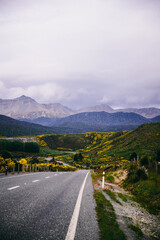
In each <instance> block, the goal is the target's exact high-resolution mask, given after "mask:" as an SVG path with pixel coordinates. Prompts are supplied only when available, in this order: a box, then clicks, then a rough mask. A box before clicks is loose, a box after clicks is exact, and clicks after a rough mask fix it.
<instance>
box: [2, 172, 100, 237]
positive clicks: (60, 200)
mask: <svg viewBox="0 0 160 240" xmlns="http://www.w3.org/2000/svg"><path fill="white" fill-rule="evenodd" d="M0 239H3V240H9V239H10V240H20V239H21V240H22V239H23V240H32V239H34V240H40V239H52V240H53V239H55V240H58V239H60V240H63V239H64V240H65V239H66V240H68V239H69V240H70V239H77V240H80V239H85V240H87V239H88V240H92V239H94V240H97V239H99V236H98V225H97V221H96V213H95V202H94V199H93V187H92V183H91V177H90V173H89V171H85V170H84V171H78V172H42V173H33V174H24V175H19V176H12V177H3V178H0Z"/></svg>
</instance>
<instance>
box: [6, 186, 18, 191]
mask: <svg viewBox="0 0 160 240" xmlns="http://www.w3.org/2000/svg"><path fill="white" fill-rule="evenodd" d="M19 187H20V186H14V187H11V188H7V189H8V190H9V191H10V190H13V189H16V188H19Z"/></svg>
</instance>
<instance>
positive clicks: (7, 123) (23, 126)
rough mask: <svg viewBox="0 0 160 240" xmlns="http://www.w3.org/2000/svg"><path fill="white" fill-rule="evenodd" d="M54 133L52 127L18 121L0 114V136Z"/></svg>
mask: <svg viewBox="0 0 160 240" xmlns="http://www.w3.org/2000/svg"><path fill="white" fill-rule="evenodd" d="M50 133H52V134H53V133H56V132H55V131H54V130H53V129H52V128H49V127H44V126H41V125H38V124H34V123H28V122H23V121H18V120H15V119H12V118H10V117H6V116H3V115H0V136H6V137H13V136H31V135H38V134H50Z"/></svg>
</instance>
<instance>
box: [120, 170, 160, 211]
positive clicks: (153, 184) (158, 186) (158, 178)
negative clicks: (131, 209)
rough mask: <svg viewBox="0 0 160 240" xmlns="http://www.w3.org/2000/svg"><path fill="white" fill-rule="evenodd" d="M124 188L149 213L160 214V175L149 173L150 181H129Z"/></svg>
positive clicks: (124, 184) (125, 182)
mask: <svg viewBox="0 0 160 240" xmlns="http://www.w3.org/2000/svg"><path fill="white" fill-rule="evenodd" d="M123 186H124V187H125V188H126V189H127V190H129V191H131V193H132V194H133V195H134V197H135V200H136V201H137V202H138V203H140V204H141V206H142V207H144V208H145V209H146V210H147V211H149V212H150V213H152V214H155V215H158V214H159V213H160V200H159V199H160V175H158V174H155V173H149V174H148V179H146V180H140V181H138V182H136V183H130V182H128V181H127V179H126V180H125V181H124V183H123Z"/></svg>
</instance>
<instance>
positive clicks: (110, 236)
mask: <svg viewBox="0 0 160 240" xmlns="http://www.w3.org/2000/svg"><path fill="white" fill-rule="evenodd" d="M94 197H95V200H96V204H97V206H96V211H97V217H98V224H99V228H100V240H105V239H107V240H125V239H126V237H125V235H124V233H123V232H122V231H121V229H120V228H119V225H118V223H117V221H116V215H115V212H114V209H113V206H112V204H111V203H110V202H109V201H108V200H107V199H106V198H105V196H104V195H103V193H102V192H101V191H99V190H95V193H94Z"/></svg>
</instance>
